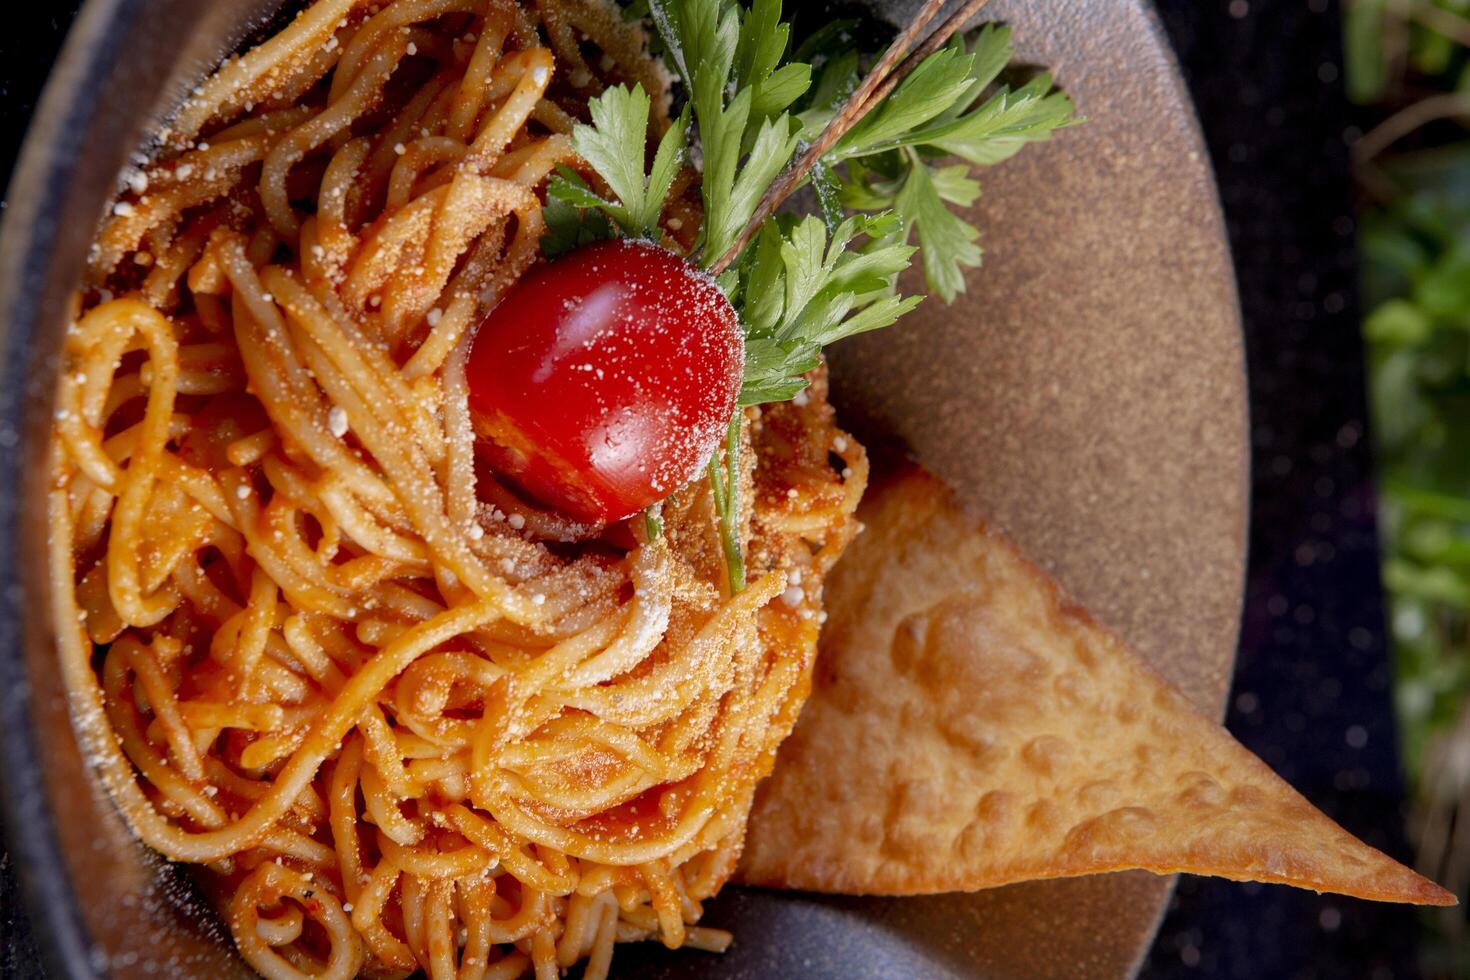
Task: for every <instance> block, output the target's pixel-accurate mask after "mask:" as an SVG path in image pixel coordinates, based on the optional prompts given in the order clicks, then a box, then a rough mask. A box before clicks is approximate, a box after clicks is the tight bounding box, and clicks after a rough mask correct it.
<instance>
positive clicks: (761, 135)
mask: <svg viewBox="0 0 1470 980" xmlns="http://www.w3.org/2000/svg"><path fill="white" fill-rule="evenodd" d="M982 2H983V0H971V3H970V4H969V5H968V6H967V7H966V8H965V9H964V10H963V11H962V12H961V13H960V14H957V15H955V16H954V17H952V18H951V19H950V21H948V22H946V24H945V26H943V27H941V28H940V29H939V30H938V31H936V32H935V35H934V40H932V41H931V42H926V46H921V47H920V48H919V51H920V53H919V54H915V55H913V56H912V57H911V58H909V60H908V61H904V60H903V59H904V57H906V56H907V47H906V45H907V44H912V43H914V42H915V41H916V40H917V35H918V33H919V32H920V31H921V30H922V28H923V27H924V26H925V24H926V23H927V21H928V19H930V18H932V17H933V16H934V14H935V13H937V11H938V8H939V6H940V4H939V3H938V2H937V0H931V2H929V3H927V4H926V5H925V7H924V8H923V10H922V11H921V12H920V15H919V17H918V18H916V20H915V21H914V22H913V23H912V24H911V25H910V27H909V28H908V29H907V30H906V32H905V34H903V35H901V36H900V38H899V40H898V41H896V42H895V48H894V49H893V50H892V51H891V52H890V54H888V55H886V56H885V57H884V58H883V59H882V60H880V61H879V63H878V68H880V69H882V70H881V71H875V72H873V73H871V74H870V76H869V77H868V78H867V79H864V78H863V77H862V76H861V75H860V70H861V65H862V64H863V63H864V62H865V61H870V60H872V59H870V58H865V57H864V56H863V55H862V54H861V53H860V52H858V51H856V50H852V49H851V48H843V47H842V39H843V38H844V37H846V28H847V27H848V26H850V25H847V24H843V23H841V22H836V23H833V24H829V25H827V26H826V27H825V28H823V29H822V30H820V31H818V32H817V33H816V34H814V35H813V36H812V37H811V38H808V39H807V41H806V42H805V43H803V45H802V46H801V47H800V48H799V49H798V51H797V54H796V56H794V57H789V56H788V49H789V48H790V46H791V26H790V24H788V23H786V22H783V21H782V20H781V3H780V0H754V2H753V3H752V4H751V5H750V6H749V7H746V6H743V5H741V4H740V3H737V2H735V0H648V2H647V4H646V9H647V13H648V16H649V18H650V19H651V20H652V21H653V24H654V26H655V28H656V29H657V33H658V37H659V40H660V42H661V50H662V53H663V55H664V57H665V60H666V61H667V62H668V63H669V64H670V65H671V67H672V68H673V70H674V71H675V72H676V73H677V74H678V76H679V78H680V81H681V82H682V85H683V90H684V95H685V97H686V98H687V101H688V106H687V108H686V109H685V113H684V115H682V116H681V117H680V118H679V120H678V121H677V122H676V123H675V124H674V125H672V126H671V127H670V128H669V130H668V132H667V133H665V134H664V135H663V136H662V138H661V139H660V141H659V144H658V148H657V151H656V153H655V156H654V160H653V164H652V166H651V168H650V169H649V172H648V173H647V174H645V173H644V167H643V162H644V160H645V154H646V148H647V140H648V127H649V115H650V101H649V98H648V96H647V94H646V93H644V92H642V90H641V89H638V88H634V89H632V90H631V91H630V90H628V89H626V88H623V87H621V86H619V87H615V88H613V89H610V90H608V91H607V92H605V93H603V95H602V96H600V97H599V98H597V99H594V100H592V103H591V105H590V109H591V119H592V121H591V124H590V125H578V126H577V127H576V129H575V130H574V132H573V136H572V140H573V145H574V146H575V147H576V150H577V152H578V153H579V154H580V155H581V156H582V158H583V159H584V160H586V161H587V163H588V165H589V166H590V167H591V168H592V169H593V170H594V171H596V173H597V175H598V177H600V178H601V180H602V182H603V183H604V184H605V185H606V186H607V187H608V189H609V190H610V191H611V194H612V197H611V199H609V198H604V197H602V196H601V195H599V194H598V193H597V192H595V191H594V190H593V189H592V188H591V187H590V186H588V184H587V183H586V182H585V181H583V180H582V179H581V178H580V177H578V176H577V175H576V174H575V173H573V172H571V171H570V170H563V171H562V172H561V173H560V174H559V175H558V176H557V177H556V178H554V179H553V180H552V182H551V185H550V187H549V189H548V202H547V209H546V220H547V225H548V231H547V234H546V236H545V238H543V241H542V245H543V250H545V251H546V253H547V254H549V255H550V254H556V253H557V252H560V251H565V250H567V249H569V248H574V247H576V245H578V244H583V243H585V242H587V241H591V240H595V239H596V238H599V237H609V236H610V235H611V234H612V233H613V226H616V228H617V230H618V231H620V232H621V233H622V234H623V235H627V236H633V237H643V238H654V239H657V238H658V237H659V230H658V222H659V218H660V215H661V214H662V213H663V210H664V207H665V203H666V201H665V198H666V197H667V195H668V192H669V189H670V188H671V186H672V185H673V181H674V177H675V175H676V173H677V171H678V168H679V166H680V165H681V164H682V163H683V161H684V159H685V156H686V153H687V149H688V148H687V143H688V141H689V139H690V130H691V129H692V130H693V131H694V133H695V135H696V138H697V140H698V146H699V154H700V157H701V158H702V164H703V166H702V171H703V174H702V180H701V184H700V194H701V197H702V201H703V205H704V223H703V226H702V228H701V231H700V235H699V239H698V241H697V243H696V245H695V248H694V250H693V260H694V261H696V262H697V263H698V264H699V265H700V266H701V267H702V268H705V269H708V270H711V271H712V272H713V273H714V274H716V275H717V276H718V277H719V282H720V285H721V287H722V288H723V289H724V290H725V293H726V295H727V296H729V297H730V300H731V302H732V304H733V305H734V307H735V310H736V313H737V315H738V316H739V317H740V322H741V326H742V328H743V329H744V332H745V352H746V353H745V357H746V361H745V373H744V383H743V386H742V388H741V392H740V405H741V406H750V405H760V404H765V403H770V402H779V401H784V400H786V399H789V398H792V397H794V396H795V395H797V394H798V393H799V392H801V391H802V390H803V389H804V388H806V386H807V381H806V378H805V375H806V374H807V373H808V372H810V371H811V370H812V369H813V368H814V367H816V366H817V364H818V363H819V361H820V357H821V351H822V348H823V347H825V346H826V345H827V344H830V343H832V342H833V341H835V340H839V339H841V338H843V337H847V336H851V335H852V334H856V333H862V332H864V331H868V330H876V329H879V328H881V327H886V326H888V325H890V324H892V323H893V322H894V321H896V320H897V319H898V318H899V317H901V316H903V315H904V314H905V313H907V312H908V311H910V310H912V309H913V308H914V307H915V306H916V305H918V302H919V300H920V297H918V296H911V297H901V296H899V295H898V293H897V288H896V284H897V280H898V275H899V273H900V272H902V271H903V270H904V269H906V268H907V267H908V265H909V263H910V261H911V260H912V258H913V254H914V252H915V251H916V249H915V248H914V247H913V246H912V245H910V244H909V242H910V241H911V240H913V239H914V238H915V237H917V239H918V243H919V246H920V250H922V253H923V261H924V271H925V277H926V281H927V283H928V286H929V289H930V290H931V291H932V292H935V293H938V294H939V295H940V296H941V297H942V298H943V299H945V300H946V301H949V300H952V299H953V298H954V297H955V296H956V295H957V294H958V293H960V292H962V291H963V290H964V269H965V268H966V267H973V266H976V265H979V263H980V258H981V251H980V247H979V245H978V243H977V239H978V238H979V232H978V231H977V230H976V229H975V228H974V227H973V226H972V225H971V224H969V223H968V222H967V221H965V220H964V219H963V218H962V217H960V216H959V215H957V214H955V213H954V211H952V210H951V205H953V206H956V207H967V206H969V205H970V204H972V203H973V202H974V201H975V199H976V197H977V196H978V194H979V185H978V183H977V182H976V181H975V180H974V178H973V176H972V174H971V167H972V166H976V165H988V164H993V163H996V162H999V161H1000V160H1004V159H1006V158H1007V157H1009V156H1011V155H1012V154H1014V153H1015V152H1016V151H1017V150H1019V149H1020V148H1021V147H1022V146H1024V145H1025V144H1026V143H1028V142H1033V141H1036V140H1041V139H1045V138H1047V137H1048V136H1049V135H1050V134H1051V133H1052V132H1053V131H1054V130H1056V129H1057V128H1059V127H1061V126H1065V125H1067V124H1069V123H1070V122H1072V121H1073V118H1072V111H1073V107H1072V103H1071V101H1070V100H1069V99H1068V98H1067V96H1066V95H1065V94H1063V93H1061V92H1058V91H1054V90H1053V88H1052V82H1051V79H1050V77H1048V76H1046V75H1039V76H1037V77H1035V78H1033V79H1031V80H1030V81H1029V82H1026V83H1025V84H1023V85H1021V86H1020V87H1019V88H1015V89H1012V88H1010V87H1009V86H1007V85H1003V84H997V80H998V79H999V77H1000V75H1001V73H1002V71H1003V69H1004V68H1005V67H1006V65H1007V64H1008V63H1009V61H1010V58H1011V47H1010V32H1009V30H1008V29H1006V28H997V27H985V28H982V29H981V30H979V31H978V32H976V34H975V36H974V40H973V41H972V42H971V43H970V44H968V45H967V44H966V43H965V42H964V41H963V40H962V39H959V38H955V39H953V40H951V41H949V43H948V44H945V43H944V42H945V41H946V40H948V39H949V37H950V35H951V34H952V33H953V32H954V30H955V29H956V28H957V27H958V26H959V24H960V23H962V22H963V19H964V18H965V17H967V16H969V14H970V13H972V12H973V10H974V9H977V8H978V6H980V4H981V3H982ZM643 9H644V7H643V6H642V5H640V7H639V8H638V11H637V12H639V13H641V12H642V10H643ZM925 51H929V52H930V53H927V54H924V53H923V52H925ZM806 58H811V59H813V61H817V62H819V65H817V66H814V64H813V63H812V62H809V61H807V60H805V59H806ZM888 71H893V75H892V78H888V77H887V73H888ZM882 83H886V84H887V86H888V87H889V88H891V91H887V89H885V88H884V86H883V84H882ZM863 85H866V86H867V88H866V90H865V89H864V88H863V87H862V86H863ZM855 92H856V93H860V94H862V95H863V96H864V100H863V101H862V102H861V104H857V102H858V99H859V96H858V95H855V94H854V93H855ZM885 92H886V95H885V94H884V93H885ZM868 98H871V99H872V101H871V102H869V101H866V99H868ZM809 147H810V148H811V149H808V148H809ZM824 147H825V149H824ZM798 155H800V156H801V157H802V159H801V161H800V162H798V163H793V161H794V160H795V159H796V158H797V157H798ZM954 157H959V158H960V159H961V160H963V161H966V162H965V163H958V164H956V163H953V162H952V158H954ZM801 184H809V185H810V186H812V188H813V191H814V192H815V194H816V197H817V201H818V205H819V211H820V217H817V216H812V217H807V218H803V219H797V218H794V217H792V216H790V215H776V214H773V213H772V212H774V210H775V208H776V206H778V205H779V204H780V202H781V200H784V198H785V195H786V194H787V193H789V191H790V190H792V189H794V188H795V187H796V186H798V185H801ZM853 212H857V213H853ZM741 419H742V416H741V412H740V411H739V410H737V411H736V413H735V415H734V417H733V418H732V419H731V421H730V426H729V431H728V433H727V438H726V440H725V447H724V452H723V453H716V455H715V458H714V459H712V460H711V461H710V464H709V478H710V485H711V488H712V491H713V498H714V508H715V513H716V516H717V518H718V520H719V525H720V532H721V538H722V546H723V548H724V552H725V556H726V562H727V565H728V569H729V576H728V577H729V581H730V586H731V590H732V592H738V591H740V589H741V588H743V587H744V562H743V556H742V554H741V546H740V542H739V529H740V520H739V513H738V510H739V498H740V493H739V472H740V465H739V451H740V428H741Z"/></svg>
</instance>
